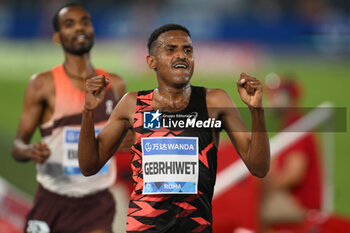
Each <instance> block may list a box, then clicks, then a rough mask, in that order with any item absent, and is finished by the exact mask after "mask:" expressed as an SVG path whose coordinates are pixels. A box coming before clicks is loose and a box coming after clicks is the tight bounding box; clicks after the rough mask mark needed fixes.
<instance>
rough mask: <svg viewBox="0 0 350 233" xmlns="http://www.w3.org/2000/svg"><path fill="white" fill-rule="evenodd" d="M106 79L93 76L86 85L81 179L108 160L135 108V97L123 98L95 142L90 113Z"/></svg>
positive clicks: (81, 149) (102, 90)
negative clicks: (82, 175)
mask: <svg viewBox="0 0 350 233" xmlns="http://www.w3.org/2000/svg"><path fill="white" fill-rule="evenodd" d="M106 82H107V81H106V79H105V78H104V76H103V75H99V76H95V77H93V78H91V79H89V80H88V81H87V83H86V96H85V106H84V110H83V118H82V123H81V131H80V136H79V146H78V156H79V167H80V170H81V172H82V173H83V174H84V175H85V176H91V175H94V174H96V173H97V172H98V171H99V170H100V169H101V167H102V166H103V165H104V164H105V163H106V162H107V161H108V160H109V159H110V158H111V156H112V155H113V154H114V152H115V151H116V150H117V148H118V146H119V144H120V143H121V141H122V140H123V137H124V136H125V133H126V132H127V130H128V129H130V128H131V125H132V120H133V112H134V111H135V108H136V97H135V94H133V93H129V94H126V95H125V96H124V97H123V98H122V99H121V100H120V101H119V103H118V104H117V106H116V107H115V109H114V110H113V113H112V115H111V116H110V118H109V120H108V122H107V124H106V125H105V126H104V127H103V129H102V130H101V131H100V133H99V135H98V136H97V138H95V130H94V111H95V109H96V107H97V106H98V105H99V103H100V102H101V101H102V100H103V98H104V95H105V92H106V88H105V87H106V86H107V83H106Z"/></svg>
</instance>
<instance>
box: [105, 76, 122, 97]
mask: <svg viewBox="0 0 350 233" xmlns="http://www.w3.org/2000/svg"><path fill="white" fill-rule="evenodd" d="M108 77H109V80H110V83H111V86H112V89H113V91H114V94H115V97H116V99H117V100H120V99H121V98H122V97H123V95H124V94H125V92H126V84H125V81H124V79H123V78H122V77H120V76H119V75H117V74H114V73H108Z"/></svg>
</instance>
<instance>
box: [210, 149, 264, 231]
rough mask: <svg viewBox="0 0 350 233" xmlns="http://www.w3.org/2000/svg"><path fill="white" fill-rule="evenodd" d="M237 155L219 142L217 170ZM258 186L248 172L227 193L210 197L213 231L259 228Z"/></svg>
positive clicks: (223, 167) (229, 162)
mask: <svg viewBox="0 0 350 233" xmlns="http://www.w3.org/2000/svg"><path fill="white" fill-rule="evenodd" d="M239 159H240V157H239V155H238V154H237V153H236V150H235V149H234V147H233V146H232V144H231V143H222V144H220V146H219V149H218V169H217V173H220V171H222V170H223V169H225V168H226V167H227V166H229V165H231V164H232V163H234V162H235V161H237V160H239ZM260 197H261V189H260V185H259V182H258V179H257V178H255V177H253V176H252V175H249V176H248V177H247V178H245V179H243V180H241V181H240V182H238V183H237V184H236V185H235V186H233V187H231V188H230V189H229V190H228V191H227V192H225V193H223V194H222V195H220V196H218V197H217V198H215V199H214V200H213V232H214V233H226V232H230V233H231V232H233V231H234V230H235V229H236V228H239V227H240V228H247V229H249V230H254V231H257V230H258V229H259V203H260Z"/></svg>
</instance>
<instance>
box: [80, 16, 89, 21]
mask: <svg viewBox="0 0 350 233" xmlns="http://www.w3.org/2000/svg"><path fill="white" fill-rule="evenodd" d="M81 20H91V17H90V16H88V15H84V16H83V17H81Z"/></svg>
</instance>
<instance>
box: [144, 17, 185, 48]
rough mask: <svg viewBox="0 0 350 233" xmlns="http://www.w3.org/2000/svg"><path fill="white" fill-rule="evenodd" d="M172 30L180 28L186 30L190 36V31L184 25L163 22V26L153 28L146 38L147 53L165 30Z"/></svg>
mask: <svg viewBox="0 0 350 233" xmlns="http://www.w3.org/2000/svg"><path fill="white" fill-rule="evenodd" d="M172 30H180V31H183V32H186V33H187V34H188V36H189V37H191V34H190V31H189V30H188V29H187V28H186V27H184V26H182V25H179V24H165V25H163V26H160V27H159V28H157V29H156V30H154V31H153V32H152V34H151V35H150V37H149V38H148V43H147V48H148V53H149V54H151V53H152V50H153V48H154V46H155V44H156V43H155V42H156V41H157V39H158V37H159V36H160V35H161V34H162V33H164V32H167V31H172Z"/></svg>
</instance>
